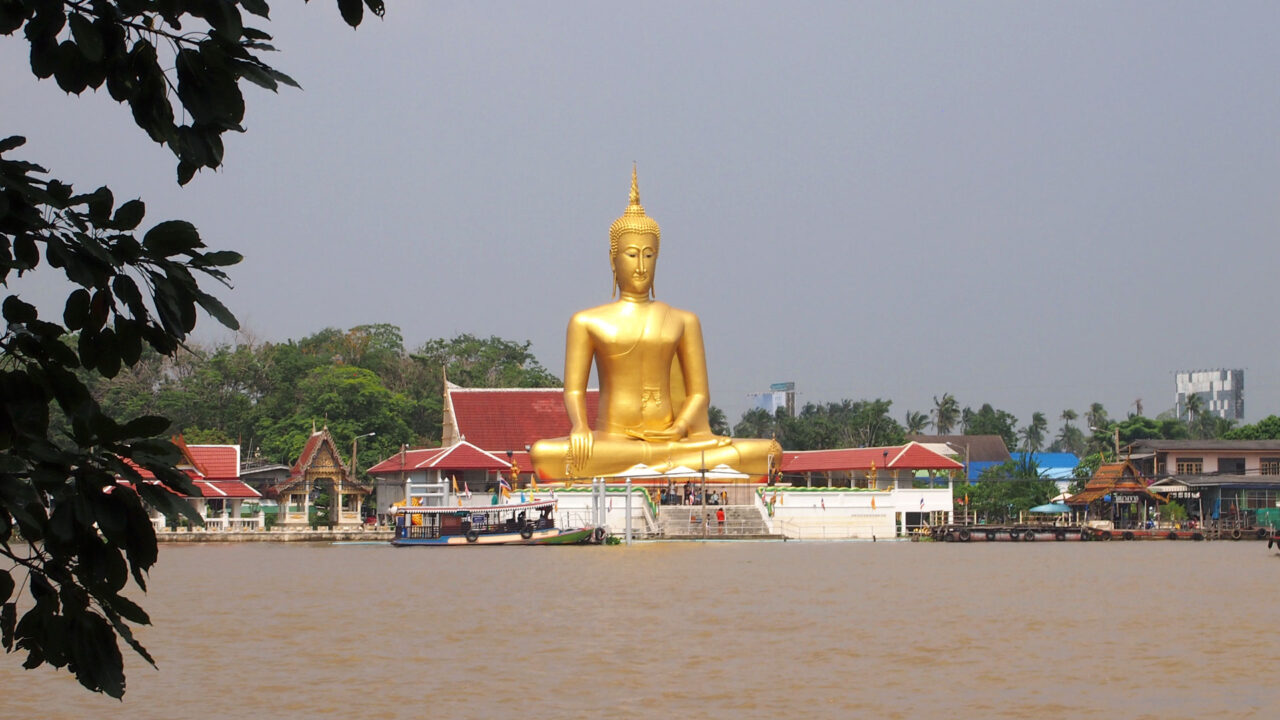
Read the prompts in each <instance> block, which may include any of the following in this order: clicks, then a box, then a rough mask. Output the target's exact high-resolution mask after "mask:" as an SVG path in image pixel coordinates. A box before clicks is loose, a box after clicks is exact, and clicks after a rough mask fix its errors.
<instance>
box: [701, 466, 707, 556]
mask: <svg viewBox="0 0 1280 720" xmlns="http://www.w3.org/2000/svg"><path fill="white" fill-rule="evenodd" d="M707 524H708V523H707V451H706V450H703V451H702V539H703V540H706V539H707Z"/></svg>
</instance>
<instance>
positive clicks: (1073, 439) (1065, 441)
mask: <svg viewBox="0 0 1280 720" xmlns="http://www.w3.org/2000/svg"><path fill="white" fill-rule="evenodd" d="M1058 417H1060V418H1061V419H1062V429H1061V430H1059V431H1058V437H1057V438H1056V439H1055V440H1054V443H1053V447H1056V448H1057V449H1058V451H1059V452H1069V453H1075V454H1077V455H1079V454H1080V452H1081V451H1082V450H1083V449H1084V436H1083V433H1081V432H1080V429H1079V428H1077V427H1076V426H1075V425H1072V424H1071V423H1072V422H1074V421H1075V419H1076V418H1077V417H1079V415H1077V414H1076V411H1075V410H1072V409H1071V408H1067V409H1066V410H1063V411H1062V414H1061V415H1059V416H1058Z"/></svg>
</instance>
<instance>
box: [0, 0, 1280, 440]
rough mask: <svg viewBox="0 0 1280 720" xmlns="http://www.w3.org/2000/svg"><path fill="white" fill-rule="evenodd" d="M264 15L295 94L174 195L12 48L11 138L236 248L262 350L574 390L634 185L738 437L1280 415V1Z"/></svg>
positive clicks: (8, 48) (268, 100) (33, 291)
mask: <svg viewBox="0 0 1280 720" xmlns="http://www.w3.org/2000/svg"><path fill="white" fill-rule="evenodd" d="M273 18H274V21H273V22H271V23H270V24H269V26H266V28H265V29H267V30H268V31H269V32H271V33H272V34H274V35H275V37H276V41H277V42H276V45H277V46H278V47H280V49H281V50H282V52H281V53H279V54H278V55H275V56H274V57H273V60H274V61H275V64H276V66H277V67H279V68H280V69H282V70H284V71H285V72H288V73H290V74H291V75H293V76H294V77H295V78H297V79H298V80H299V81H300V82H301V83H302V85H303V87H304V88H305V90H304V91H301V92H299V91H296V90H288V89H286V90H284V91H282V92H281V93H280V94H279V95H278V96H273V95H271V94H270V93H267V92H262V91H258V90H257V89H256V88H252V89H251V90H250V91H249V92H248V105H249V109H248V113H247V116H246V120H245V125H246V126H247V128H248V130H249V132H248V133H247V134H246V135H243V136H237V137H230V138H228V139H227V155H226V164H225V167H224V169H223V170H222V171H220V172H218V173H209V172H205V173H202V174H200V175H199V176H197V178H196V180H194V181H193V182H192V183H191V184H190V185H189V186H188V187H187V188H186V189H179V188H178V187H177V186H176V184H175V182H174V162H173V159H172V156H171V155H170V154H169V151H168V150H166V149H163V148H160V147H159V146H156V145H154V144H152V143H151V142H150V141H149V140H147V139H146V137H145V135H144V134H143V133H142V132H141V131H140V130H138V129H137V128H136V127H134V126H133V124H132V121H131V118H130V116H129V113H128V110H127V108H124V107H121V106H116V105H115V104H114V103H113V102H112V101H111V100H110V98H109V97H108V96H107V95H106V93H105V92H100V93H98V95H97V96H96V97H93V96H91V95H90V94H86V96H85V97H83V98H74V97H72V98H68V97H66V96H65V95H64V94H63V93H62V91H61V90H59V89H58V87H57V85H56V84H54V83H53V82H52V81H45V82H37V81H36V80H35V79H34V78H33V77H32V76H31V75H30V73H29V72H28V70H27V68H26V51H27V45H26V43H25V41H23V40H22V39H20V38H0V59H2V60H3V61H4V62H5V63H6V65H7V66H8V67H9V68H10V70H9V71H8V72H6V73H4V75H3V77H0V96H2V97H3V98H4V102H3V111H2V112H0V120H2V121H3V122H2V123H0V126H2V127H0V130H3V132H4V133H5V134H10V133H16V134H23V135H26V136H27V137H28V139H29V143H28V146H27V147H26V148H25V149H24V151H23V152H24V153H25V156H26V157H28V158H30V159H35V160H38V161H40V162H43V163H46V164H48V165H49V166H51V168H52V169H53V170H54V172H55V175H57V176H58V177H61V178H64V179H68V180H72V181H74V182H76V183H77V186H79V187H83V188H84V189H91V188H92V187H96V185H97V184H100V183H109V184H110V185H111V186H112V188H113V189H114V190H115V191H116V195H117V198H120V199H124V198H126V197H133V196H142V197H143V198H144V199H145V200H146V201H147V203H148V209H149V216H148V221H149V222H155V221H159V220H163V219H167V218H173V217H180V218H187V219H190V220H192V221H193V222H195V223H196V224H197V225H198V226H199V227H200V229H201V232H202V234H203V235H204V237H205V238H206V241H207V242H209V243H210V244H211V245H213V246H215V247H217V248H220V249H223V248H225V249H234V250H238V251H240V252H242V253H244V255H245V256H246V260H245V262H244V263H243V264H242V265H241V266H239V267H238V268H237V269H235V270H234V275H233V277H234V280H235V283H236V288H235V290H234V292H230V293H227V292H224V293H222V297H223V298H224V299H225V300H226V301H227V304H228V305H229V306H231V308H232V309H233V310H234V311H235V312H236V313H237V315H238V316H239V317H240V318H241V320H242V322H243V324H244V325H245V327H246V328H248V329H249V330H250V331H252V332H253V334H254V335H255V336H257V337H258V338H261V339H277V340H278V339H285V338H291V337H292V338H298V337H302V336H304V335H307V334H310V333H312V332H314V331H316V330H319V329H321V328H323V327H326V326H336V327H341V328H346V327H350V326H353V325H357V324H361V323H372V322H388V323H394V324H396V325H399V326H400V327H401V328H402V329H403V331H404V335H405V339H406V344H408V345H409V346H410V347H415V346H417V345H418V344H419V343H421V342H423V341H424V340H426V339H429V338H433V337H443V336H451V335H453V334H455V333H459V332H470V333H474V334H478V335H489V334H495V335H500V336H503V337H507V338H511V339H529V340H532V341H533V349H534V351H535V352H536V353H537V355H538V357H539V358H540V359H541V360H542V361H543V362H544V363H545V364H546V365H547V366H548V367H549V368H551V369H552V370H553V371H555V372H556V373H557V374H558V373H560V372H561V369H562V363H563V335H564V328H565V323H566V321H567V320H568V317H569V315H570V314H571V313H572V312H573V311H575V310H577V309H580V308H583V307H588V306H591V305H595V304H599V303H601V302H604V301H606V300H607V299H608V293H609V278H610V276H609V269H608V264H607V259H608V258H607V254H608V227H609V224H610V223H611V222H612V221H613V219H614V218H615V217H617V216H618V215H619V214H620V213H621V212H622V210H623V209H624V207H625V204H626V199H627V188H628V182H629V176H630V172H631V163H632V161H633V160H634V161H637V162H638V163H639V174H640V189H641V195H642V200H643V202H644V205H645V207H646V209H647V210H648V212H649V214H650V215H652V216H653V217H655V218H656V219H657V220H658V221H659V222H660V223H661V225H662V229H663V243H662V254H661V260H660V262H659V265H658V275H657V291H658V295H659V297H661V298H662V299H664V300H666V301H667V302H670V303H672V304H673V305H677V306H679V307H684V308H687V309H690V310H693V311H695V312H697V313H698V314H699V315H700V316H701V317H702V321H703V327H704V330H705V333H706V343H707V351H708V354H709V358H710V371H711V387H712V402H713V403H715V404H717V405H720V406H721V407H723V408H724V409H725V410H726V412H727V413H728V414H729V416H730V419H731V420H736V419H737V417H738V416H739V414H740V413H741V412H742V411H743V410H744V409H745V408H746V407H747V406H748V399H747V397H746V394H747V393H749V392H752V391H755V390H763V389H766V388H767V387H768V384H769V383H771V382H778V381H783V380H794V381H795V382H796V383H797V387H798V389H799V390H800V392H801V393H802V394H801V396H800V399H801V401H828V400H839V399H841V398H851V399H862V398H874V397H884V398H888V399H891V400H893V401H894V406H893V414H894V416H895V417H898V418H899V419H901V417H902V415H903V414H904V413H905V412H906V411H907V410H922V411H927V410H928V409H929V408H930V407H931V404H932V403H931V398H932V396H934V395H941V394H942V393H944V392H951V393H954V394H955V395H956V397H957V398H958V399H959V401H960V403H961V404H962V405H973V406H975V407H976V406H977V405H978V404H980V403H982V402H991V403H993V404H994V405H996V406H997V407H1001V408H1004V409H1007V410H1010V411H1011V412H1014V413H1015V414H1016V415H1018V416H1019V418H1020V419H1022V420H1023V421H1026V420H1027V418H1028V417H1029V416H1030V413H1031V412H1032V411H1034V410H1043V411H1045V412H1046V413H1047V414H1048V415H1049V417H1050V418H1051V419H1053V420H1056V417H1057V415H1058V414H1059V413H1060V412H1061V410H1062V409H1063V408H1065V407H1071V408H1076V409H1083V408H1085V407H1087V406H1088V404H1089V403H1090V402H1092V401H1100V402H1103V403H1104V404H1105V405H1106V406H1107V408H1108V409H1109V410H1110V411H1111V412H1112V414H1113V415H1117V414H1119V415H1123V413H1124V411H1125V410H1126V407H1129V406H1131V404H1132V403H1133V401H1134V400H1135V399H1136V398H1139V397H1140V398H1142V399H1143V403H1144V406H1145V409H1146V411H1147V414H1148V415H1154V414H1156V413H1157V412H1159V411H1161V410H1164V409H1167V408H1169V407H1171V406H1172V404H1173V376H1172V372H1173V371H1174V370H1178V369H1191V368H1203V367H1244V368H1246V369H1247V370H1246V394H1245V397H1246V401H1245V403H1246V408H1247V413H1248V419H1250V420H1253V419H1257V418H1259V417H1262V416H1264V415H1266V414H1269V413H1275V412H1280V379H1278V376H1280V352H1278V351H1280V343H1278V342H1277V340H1276V331H1275V328H1274V326H1275V323H1276V312H1275V308H1276V305H1277V300H1276V298H1277V293H1276V273H1277V269H1280V249H1278V245H1277V239H1280V232H1278V231H1280V202H1278V201H1280V81H1278V80H1277V78H1278V75H1277V70H1280V37H1278V35H1280V3H1275V2H1256V3H1246V2H1233V3H1178V2H1150V3H1125V2H1098V3H1085V2H1072V3H1035V2H1019V3H1012V2H1000V3H980V2H972V3H955V2H942V3H899V2H892V3H890V2H885V3H748V2H723V3H710V2H694V3H688V2H678V3H663V4H658V3H641V4H627V5H626V6H622V5H618V4H615V3H594V2H582V3H568V2H558V3H474V2H449V3H437V2H419V1H417V0H392V1H391V2H390V3H389V10H388V12H387V17H386V19H385V20H384V21H377V20H376V19H369V20H367V21H366V23H365V25H364V26H362V27H361V28H360V29H359V30H358V31H354V32H353V31H351V30H349V29H347V28H346V27H345V26H344V25H343V24H342V23H341V21H340V20H339V18H338V14H337V10H336V8H334V7H333V4H332V3H331V2H328V1H327V0H326V1H322V2H313V3H311V4H310V5H309V6H305V7H304V6H302V4H301V3H295V2H287V1H284V0H281V1H280V2H277V3H275V4H273ZM23 287H24V292H27V293H28V294H30V295H32V296H33V297H39V296H40V295H41V290H42V288H40V287H35V288H32V287H30V286H29V285H27V286H23ZM45 295H47V296H49V297H53V296H54V293H52V292H45ZM52 309H54V310H60V308H52ZM203 325H204V330H205V332H206V334H205V335H204V337H205V338H206V339H220V338H223V337H225V336H224V335H222V334H219V333H213V332H211V328H213V327H216V326H215V324H214V323H213V321H211V320H205V321H204V322H203ZM1054 424H1055V425H1056V422H1055V423H1054Z"/></svg>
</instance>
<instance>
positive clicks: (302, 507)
mask: <svg viewBox="0 0 1280 720" xmlns="http://www.w3.org/2000/svg"><path fill="white" fill-rule="evenodd" d="M370 492H372V489H371V488H369V487H367V486H365V485H362V484H360V483H359V482H357V481H356V480H355V479H354V478H353V477H352V475H351V472H350V470H348V468H347V464H346V463H345V462H343V460H342V456H341V455H340V454H339V453H338V447H337V445H335V444H334V442H333V436H332V435H330V434H329V428H328V427H325V428H322V429H320V430H316V431H314V432H312V433H311V437H309V438H307V443H306V445H304V446H303V448H302V454H300V455H299V456H298V461H297V462H296V463H294V464H293V467H292V468H291V469H290V471H289V477H288V478H286V479H285V480H284V481H283V482H280V483H278V484H276V485H271V486H269V487H267V488H266V491H265V492H264V494H265V495H266V496H267V497H269V498H273V499H275V501H276V502H277V503H278V505H279V511H278V512H279V514H278V515H277V516H276V524H277V525H281V526H283V527H306V526H307V525H309V524H310V522H311V508H312V506H313V504H314V501H315V500H316V499H317V498H318V497H319V496H320V495H322V494H324V495H327V496H328V498H329V505H328V507H327V511H328V518H327V519H326V520H323V521H322V524H324V525H332V526H335V527H341V526H358V525H360V524H361V523H362V518H361V516H360V505H361V503H363V502H364V499H365V497H367V496H368V495H369V493H370Z"/></svg>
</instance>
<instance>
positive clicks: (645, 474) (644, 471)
mask: <svg viewBox="0 0 1280 720" xmlns="http://www.w3.org/2000/svg"><path fill="white" fill-rule="evenodd" d="M610 477H620V478H631V479H633V480H634V479H636V478H655V477H662V473H660V472H658V471H657V470H654V469H653V468H651V467H649V466H648V465H645V464H644V463H638V464H636V465H632V466H631V467H629V468H627V469H626V470H623V471H622V472H620V473H617V474H615V475H612V476H610Z"/></svg>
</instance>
